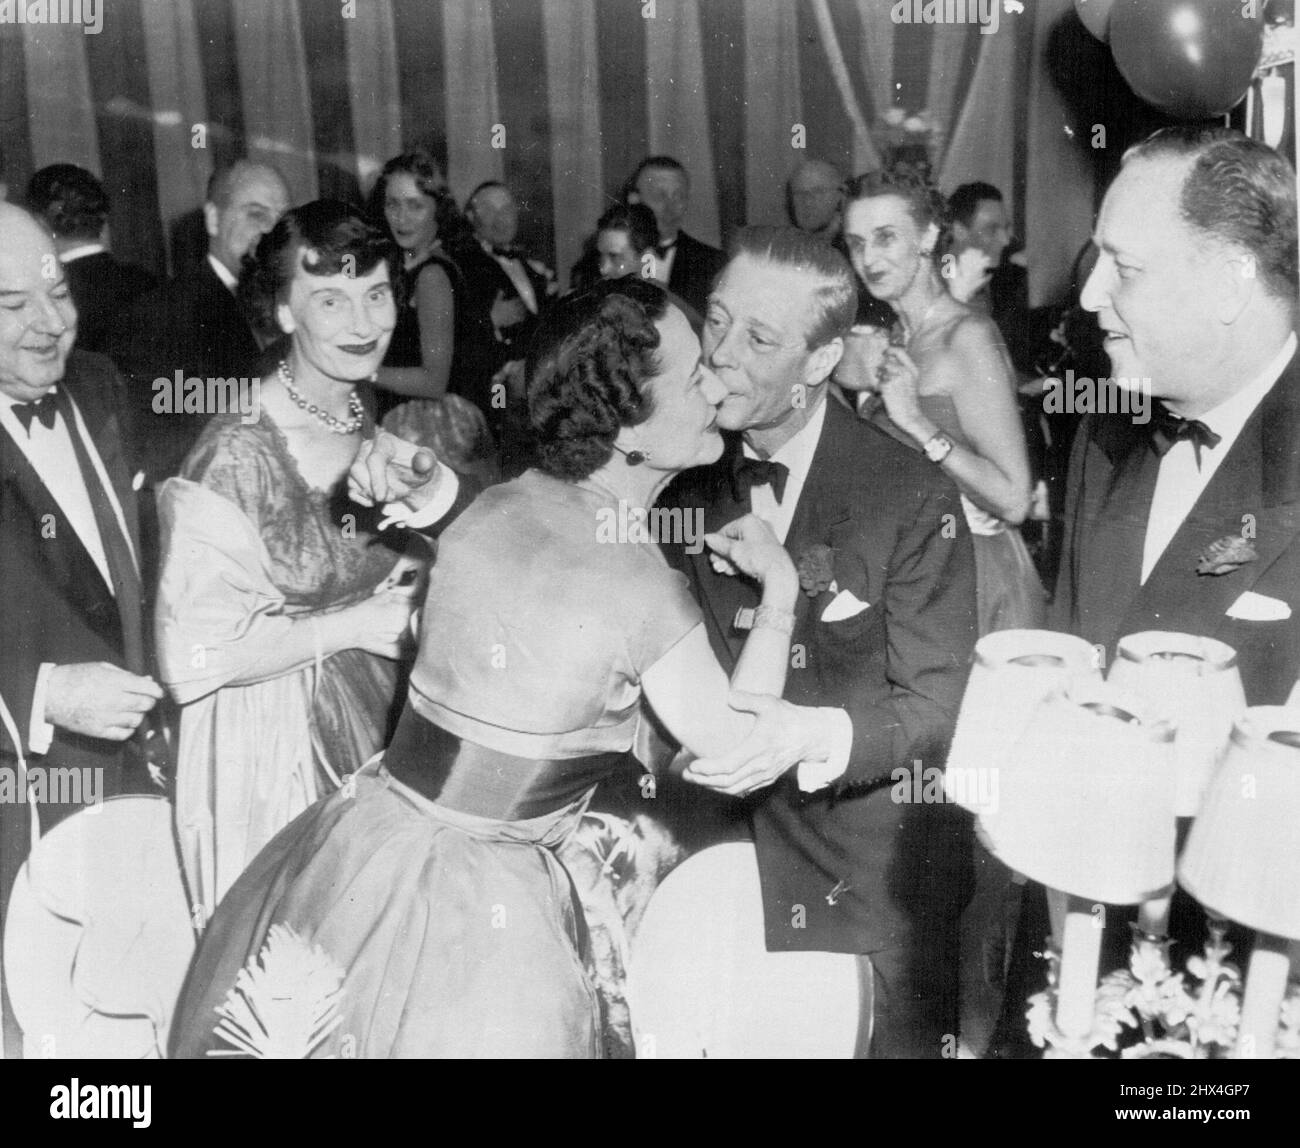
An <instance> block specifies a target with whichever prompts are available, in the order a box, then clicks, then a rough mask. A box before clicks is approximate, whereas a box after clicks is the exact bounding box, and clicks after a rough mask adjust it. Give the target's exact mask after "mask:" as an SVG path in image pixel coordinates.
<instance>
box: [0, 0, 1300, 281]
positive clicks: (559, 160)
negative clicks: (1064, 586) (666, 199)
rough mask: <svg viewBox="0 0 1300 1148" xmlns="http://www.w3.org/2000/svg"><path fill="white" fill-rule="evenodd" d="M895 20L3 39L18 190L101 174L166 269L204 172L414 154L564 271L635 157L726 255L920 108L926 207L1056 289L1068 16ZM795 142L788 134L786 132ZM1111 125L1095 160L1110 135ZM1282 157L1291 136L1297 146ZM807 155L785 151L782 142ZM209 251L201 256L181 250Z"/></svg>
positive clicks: (259, 13)
mask: <svg viewBox="0 0 1300 1148" xmlns="http://www.w3.org/2000/svg"><path fill="white" fill-rule="evenodd" d="M892 8H893V4H892V3H890V0H111V3H108V4H105V6H104V21H103V31H102V32H101V33H100V34H98V35H86V34H84V32H83V30H82V29H81V28H80V27H79V26H68V25H44V24H13V23H6V24H0V148H2V149H3V151H4V153H5V156H6V171H5V172H4V176H5V178H6V179H7V181H8V183H9V185H10V188H11V189H12V193H13V194H15V195H17V194H19V193H20V191H21V188H22V186H23V185H24V183H25V182H26V180H27V178H28V177H29V176H30V174H31V173H32V171H34V170H35V169H36V168H38V167H41V166H43V165H45V164H48V163H54V162H59V161H70V162H73V163H78V164H82V165H83V166H85V167H88V168H90V169H91V170H93V171H95V172H97V173H98V174H99V175H100V176H101V177H102V178H103V179H104V181H105V183H106V185H107V187H108V190H109V192H110V195H111V196H112V197H113V201H114V207H113V214H112V217H111V220H110V226H111V234H112V241H113V245H114V248H115V249H116V250H117V251H118V253H119V254H120V255H122V256H123V257H125V258H128V259H132V260H135V261H137V262H140V263H143V264H145V265H147V266H150V267H152V268H154V269H155V270H158V271H163V270H165V269H166V267H167V266H168V265H169V264H170V263H172V262H173V261H174V260H175V259H176V258H177V257H178V256H179V255H180V254H181V250H180V248H178V247H177V246H175V244H176V242H178V240H176V238H175V236H174V228H175V224H176V222H177V220H178V219H181V218H182V217H185V216H187V215H188V216H190V217H192V216H193V215H194V213H195V211H196V209H197V208H198V207H199V206H200V204H201V202H202V195H203V187H204V184H205V183H206V180H207V178H208V176H209V174H210V173H211V171H212V170H213V167H214V165H216V164H219V163H222V162H225V161H228V160H230V159H232V158H234V157H236V156H238V155H240V154H244V153H250V154H253V155H255V156H258V157H261V158H265V159H267V160H269V161H271V162H273V163H275V164H276V165H277V166H278V167H279V168H280V169H281V170H282V171H283V172H284V174H285V176H286V178H287V179H288V181H289V184H290V188H291V191H292V194H293V198H294V199H295V200H297V201H304V200H307V199H310V198H313V197H315V196H317V195H335V196H344V197H359V196H360V195H362V194H363V193H364V192H366V191H368V190H369V187H370V185H371V183H372V182H373V180H374V176H375V173H376V172H377V170H378V168H379V166H380V165H381V164H382V163H383V162H384V160H386V159H387V158H388V157H389V156H391V155H394V154H396V153H397V152H399V151H401V150H404V149H407V148H410V147H412V146H417V145H419V146H425V147H428V148H430V149H431V150H432V151H433V152H434V153H435V154H436V155H437V157H438V158H439V160H440V161H441V162H442V163H444V164H445V165H446V168H447V173H448V178H449V179H450V181H451V185H452V188H453V189H454V191H455V192H456V194H457V196H458V197H460V198H461V199H463V198H464V196H465V195H466V194H467V193H468V192H469V191H470V190H472V188H473V187H474V186H475V185H476V184H478V183H479V182H481V181H482V180H485V179H504V180H505V181H507V182H508V183H509V184H510V185H511V186H512V187H513V188H514V189H515V190H516V192H517V194H518V195H519V198H520V201H521V204H522V206H523V229H522V234H521V238H522V240H523V242H524V243H525V244H526V245H528V246H529V247H530V248H532V249H533V250H534V251H536V252H537V253H538V254H539V255H541V256H542V257H543V258H545V259H547V260H550V261H554V262H555V263H556V265H557V267H558V269H559V270H560V272H561V274H562V275H563V274H565V273H567V271H568V269H569V267H570V266H571V265H572V264H573V262H574V261H575V260H576V259H577V257H578V255H579V253H580V251H581V246H582V243H583V240H584V237H585V236H587V235H588V234H589V233H590V231H591V228H592V226H593V224H594V223H595V220H596V218H597V216H598V215H599V214H600V212H601V211H602V210H603V209H604V208H605V207H606V206H607V205H608V204H610V203H611V202H613V200H614V198H615V197H617V195H618V194H619V191H620V189H621V186H622V184H623V181H624V180H625V179H626V177H627V175H628V174H629V172H630V171H631V169H632V167H633V166H634V165H635V164H636V162H637V160H638V159H639V158H641V157H642V156H643V155H645V154H648V153H650V152H668V153H671V154H674V155H676V156H677V157H678V158H679V159H681V160H682V162H683V163H685V164H686V165H687V167H688V168H689V170H690V172H691V177H692V202H691V207H690V212H689V214H688V216H687V220H686V227H687V229H688V230H689V231H691V232H693V233H695V234H696V235H698V236H700V237H701V238H703V239H706V240H708V241H709V242H715V243H716V242H721V241H723V240H725V238H726V237H727V235H728V234H729V233H730V232H731V231H732V230H734V229H735V228H736V227H737V226H739V225H741V224H743V223H745V222H779V221H782V220H783V218H784V182H785V180H786V178H787V176H788V175H789V173H790V171H791V170H792V169H793V167H794V166H795V165H796V164H797V163H798V162H799V160H800V159H803V158H805V157H814V156H815V157H819V158H825V159H828V160H830V161H832V162H834V163H836V164H837V165H839V166H840V167H841V168H842V169H843V170H844V171H845V172H846V173H853V172H858V171H862V170H867V169H869V168H871V167H874V166H876V165H877V164H878V162H879V157H880V153H881V150H882V147H883V143H884V140H883V138H882V137H881V136H880V123H881V119H882V117H883V115H884V113H885V112H886V111H888V110H890V109H891V108H898V109H902V110H904V111H906V112H908V113H909V114H911V113H915V112H919V111H922V110H924V111H926V112H927V113H928V115H929V117H930V119H931V121H932V122H933V123H934V125H935V128H936V131H935V134H934V138H933V141H932V142H933V148H932V151H933V159H934V161H935V170H936V172H937V173H938V176H939V179H940V184H941V187H942V188H943V190H945V191H951V190H952V188H953V187H955V186H956V185H957V184H958V183H961V182H964V181H966V180H969V179H984V180H988V181H989V182H991V183H994V184H996V185H997V186H999V187H1000V188H1001V189H1002V190H1003V192H1004V193H1005V194H1006V196H1007V198H1008V200H1009V202H1010V204H1011V205H1012V208H1013V212H1014V215H1015V218H1016V223H1017V227H1018V229H1019V230H1020V232H1021V234H1022V235H1023V236H1024V237H1025V240H1026V243H1027V247H1028V250H1029V255H1030V259H1029V263H1030V267H1031V275H1032V278H1031V285H1032V288H1033V294H1034V295H1035V296H1036V297H1037V298H1038V299H1039V300H1041V301H1047V300H1049V299H1051V298H1053V297H1055V296H1056V295H1057V294H1058V293H1059V292H1060V291H1061V290H1062V289H1063V287H1064V285H1065V281H1066V275H1067V272H1068V269H1069V266H1070V263H1071V261H1072V260H1073V257H1074V254H1075V252H1076V251H1077V250H1078V248H1079V246H1080V244H1082V243H1083V242H1084V240H1085V239H1086V237H1087V235H1088V232H1089V229H1090V227H1091V217H1092V212H1093V211H1094V209H1095V206H1096V194H1097V180H1096V176H1095V172H1096V171H1097V166H1096V164H1095V163H1094V162H1093V159H1092V158H1090V156H1089V154H1088V152H1087V150H1086V148H1087V144H1086V141H1087V137H1088V133H1089V131H1090V130H1091V125H1090V124H1086V123H1074V122H1073V121H1072V119H1071V117H1072V115H1073V114H1074V113H1072V112H1071V111H1070V110H1069V108H1068V107H1067V104H1066V103H1065V102H1063V100H1062V99H1061V97H1060V94H1059V92H1058V91H1057V88H1056V85H1055V83H1054V81H1053V78H1052V76H1051V75H1049V72H1048V64H1047V50H1046V45H1047V43H1048V38H1049V35H1050V34H1051V33H1052V31H1053V29H1055V28H1057V27H1058V25H1060V24H1061V22H1063V21H1074V20H1076V17H1075V16H1074V14H1073V11H1072V4H1071V0H1034V3H1032V4H1026V5H1024V9H1025V11H1024V12H1023V13H1020V14H1012V13H1006V12H1004V13H1003V15H1002V18H1001V22H1000V28H999V30H998V32H997V34H995V35H988V36H985V35H981V34H980V31H979V29H978V27H976V26H973V25H934V26H931V25H908V24H903V25H899V24H895V23H893V21H892V20H891V18H890V12H891V9H892ZM796 128H802V131H798V130H796ZM1122 131H1123V127H1122V125H1113V126H1112V139H1114V137H1116V136H1120V135H1122ZM1292 138H1293V133H1292ZM799 143H802V145H803V147H802V149H800V148H799V147H798V146H796V145H797V144H799ZM199 238H200V240H201V236H200V237H199Z"/></svg>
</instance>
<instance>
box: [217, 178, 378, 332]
mask: <svg viewBox="0 0 1300 1148" xmlns="http://www.w3.org/2000/svg"><path fill="white" fill-rule="evenodd" d="M381 262H383V263H385V264H387V265H388V281H389V282H390V283H391V284H392V286H393V294H394V297H395V299H396V303H397V306H398V307H401V305H402V302H403V301H402V298H401V288H402V276H401V274H400V272H401V266H402V252H401V249H400V248H399V247H398V246H397V244H395V243H394V242H393V241H392V240H391V239H390V238H389V237H388V236H387V235H386V234H385V233H384V231H383V230H382V229H381V228H379V227H376V226H375V225H374V224H373V223H372V222H371V221H370V219H369V218H368V217H367V216H366V215H365V214H364V213H363V212H361V211H360V210H358V209H357V208H355V207H353V206H352V205H351V204H347V203H344V202H342V201H341V200H337V199H317V200H315V201H313V202H312V203H307V204H304V205H303V206H302V207H295V208H293V209H291V210H289V211H286V212H285V213H284V214H283V215H282V216H280V219H279V221H278V222H277V223H276V225H275V226H274V227H273V228H271V230H270V231H268V232H267V233H266V234H265V235H263V236H262V238H261V240H260V241H259V242H258V244H257V247H256V248H254V249H253V250H252V251H251V252H250V253H249V254H247V255H245V256H244V265H243V268H242V270H241V272H240V276H239V297H240V299H241V300H242V301H243V303H244V305H245V306H246V307H247V308H248V310H249V313H250V314H251V315H252V316H253V317H254V319H255V321H256V322H257V323H258V325H259V326H260V327H261V328H262V329H263V330H264V331H265V332H267V333H269V334H278V333H279V329H278V327H277V325H276V320H275V308H276V306H277V305H278V304H280V303H283V302H284V301H285V300H286V299H287V298H288V292H289V284H290V283H292V282H293V277H294V276H295V275H296V274H297V273H298V266H299V263H301V264H302V267H303V269H304V270H305V271H307V273H308V274H310V275H338V274H340V273H342V272H347V273H348V274H350V275H355V276H357V277H360V276H363V275H369V274H370V273H371V272H372V271H373V270H374V269H375V268H376V267H377V266H378V265H379V264H380V263H381Z"/></svg>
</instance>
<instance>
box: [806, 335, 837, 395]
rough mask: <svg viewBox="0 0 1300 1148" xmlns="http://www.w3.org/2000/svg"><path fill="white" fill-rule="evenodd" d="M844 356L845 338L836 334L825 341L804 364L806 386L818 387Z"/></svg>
mask: <svg viewBox="0 0 1300 1148" xmlns="http://www.w3.org/2000/svg"><path fill="white" fill-rule="evenodd" d="M843 357H844V340H843V339H842V338H840V336H838V335H836V336H835V338H833V339H832V340H831V341H830V342H829V343H823V344H822V345H821V346H820V347H818V348H817V349H816V350H815V351H814V352H813V353H812V354H811V355H809V356H808V362H807V363H806V364H804V370H803V381H804V384H805V385H806V386H809V387H816V386H820V385H821V384H822V383H824V382H825V381H826V380H827V379H828V378H830V374H831V372H832V371H833V370H835V368H836V367H837V366H838V365H839V361H840V359H841V358H843Z"/></svg>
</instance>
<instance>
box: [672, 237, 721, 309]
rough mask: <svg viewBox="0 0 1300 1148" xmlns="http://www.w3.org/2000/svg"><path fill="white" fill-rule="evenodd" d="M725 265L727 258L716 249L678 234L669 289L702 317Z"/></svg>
mask: <svg viewBox="0 0 1300 1148" xmlns="http://www.w3.org/2000/svg"><path fill="white" fill-rule="evenodd" d="M726 265H727V257H726V256H725V255H724V254H723V253H722V252H721V251H719V250H718V249H717V248H716V247H710V246H709V245H708V244H707V243H701V242H700V240H698V239H696V238H695V237H694V236H693V235H688V234H687V233H686V232H685V231H679V232H678V233H677V252H676V254H675V255H674V256H673V267H672V271H671V272H670V273H669V276H668V287H669V289H670V290H672V291H675V292H676V293H677V294H678V295H680V296H681V297H682V298H683V299H685V300H686V302H688V303H689V304H690V305H691V306H692V307H694V308H695V310H696V311H698V312H699V313H700V314H701V315H703V314H704V312H705V311H706V310H707V309H708V305H709V292H710V291H711V290H712V289H713V281H714V280H715V279H716V278H717V277H718V275H719V274H720V273H721V271H722V269H723V268H724V267H725V266H726Z"/></svg>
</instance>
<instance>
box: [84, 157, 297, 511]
mask: <svg viewBox="0 0 1300 1148" xmlns="http://www.w3.org/2000/svg"><path fill="white" fill-rule="evenodd" d="M288 206H289V189H288V187H287V186H286V184H285V182H284V179H283V177H282V176H281V175H280V173H279V172H278V171H276V170H275V169H274V168H273V167H270V166H268V165H266V164H260V163H253V162H250V161H248V160H240V161H239V162H237V163H234V164H232V165H231V166H229V167H227V168H223V169H221V170H219V171H218V172H216V174H214V175H213V177H212V179H211V180H210V181H209V182H208V191H207V197H206V202H205V203H204V205H203V222H204V226H205V227H206V229H207V233H208V253H207V256H206V257H205V258H204V259H203V260H201V261H200V262H198V263H197V264H195V265H193V266H190V267H186V268H184V269H183V270H182V271H180V273H179V274H178V275H177V276H176V278H174V279H172V280H171V281H170V282H168V283H165V284H164V285H163V286H161V287H159V288H158V289H157V290H155V291H151V292H149V293H148V294H145V295H142V296H140V297H139V298H138V299H137V300H136V301H135V302H134V303H133V304H132V306H131V307H130V309H129V310H127V311H125V312H124V313H123V314H122V315H121V317H120V318H119V320H118V322H117V324H116V329H115V330H114V331H112V332H111V333H110V335H109V343H108V350H109V354H110V355H111V356H112V357H113V358H114V360H116V362H117V364H118V366H120V367H121V368H122V370H123V371H125V372H126V373H127V375H128V376H129V377H130V380H131V388H130V398H131V419H130V423H131V425H130V427H129V428H128V429H129V431H130V434H131V438H132V443H131V446H132V455H133V458H134V460H135V463H136V465H137V466H138V467H139V468H140V469H142V470H143V471H144V472H145V475H146V481H147V485H149V486H151V487H152V486H154V485H156V484H157V483H160V482H162V481H163V480H164V479H166V478H170V477H171V476H172V475H175V474H178V473H179V472H180V468H181V463H183V462H184V461H185V456H186V455H187V454H188V453H189V451H190V448H191V447H193V445H194V443H195V442H196V441H197V439H198V437H199V433H200V432H201V431H202V430H203V428H204V426H205V425H206V424H207V421H208V419H209V418H210V417H211V416H212V414H213V413H214V412H213V411H201V412H189V413H185V412H176V411H161V412H159V411H155V410H154V409H153V399H154V395H155V392H154V390H153V382H154V380H155V379H157V378H167V379H171V378H173V377H174V376H175V374H176V372H177V371H180V372H181V373H182V377H183V378H186V379H188V378H201V379H209V378H230V377H235V378H252V377H256V376H257V375H259V374H260V371H259V370H258V368H259V366H260V362H259V360H260V358H261V345H260V343H259V341H258V335H257V332H256V331H255V330H254V326H253V323H252V320H251V318H250V317H249V315H248V314H247V312H246V311H245V310H244V308H243V306H242V305H241V304H240V303H239V301H238V300H237V299H236V297H235V289H236V287H237V285H238V281H239V271H240V266H241V263H242V261H243V258H244V256H245V254H247V253H248V252H249V251H251V250H252V249H253V248H254V247H255V246H256V244H257V241H258V240H260V239H261V238H262V236H263V235H265V234H266V233H267V232H268V231H270V230H271V228H272V227H274V226H275V224H276V221H277V220H278V219H279V218H280V216H281V215H283V214H284V212H285V210H286V209H287V208H288Z"/></svg>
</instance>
